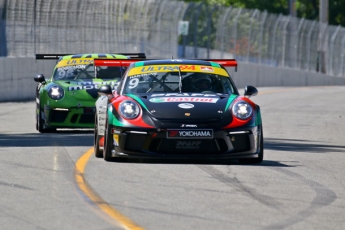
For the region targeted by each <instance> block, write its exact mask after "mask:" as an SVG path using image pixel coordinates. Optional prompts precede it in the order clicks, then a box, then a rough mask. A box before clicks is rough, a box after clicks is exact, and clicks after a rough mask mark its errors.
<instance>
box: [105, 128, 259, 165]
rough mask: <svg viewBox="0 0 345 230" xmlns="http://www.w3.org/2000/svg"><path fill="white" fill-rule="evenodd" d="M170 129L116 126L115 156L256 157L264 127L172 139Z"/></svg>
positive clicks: (220, 131) (219, 131)
mask: <svg viewBox="0 0 345 230" xmlns="http://www.w3.org/2000/svg"><path fill="white" fill-rule="evenodd" d="M169 131H170V130H159V129H158V130H153V129H152V130H139V129H128V128H126V129H119V128H113V129H112V131H111V133H112V134H111V135H112V149H113V151H112V157H124V158H173V159H174V158H186V159H203V158H211V159H228V158H229V159H241V158H255V157H257V156H258V154H259V151H260V147H261V146H260V144H261V143H260V135H261V126H255V127H249V128H248V127H247V128H236V129H231V130H212V137H206V138H195V137H190V136H189V137H180V136H179V137H177V138H172V137H171V136H169ZM174 131H176V130H174Z"/></svg>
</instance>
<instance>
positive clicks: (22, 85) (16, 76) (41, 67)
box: [0, 58, 345, 102]
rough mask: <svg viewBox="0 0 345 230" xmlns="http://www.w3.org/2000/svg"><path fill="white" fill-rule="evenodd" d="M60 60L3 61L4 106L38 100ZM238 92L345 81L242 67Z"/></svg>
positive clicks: (0, 71)
mask: <svg viewBox="0 0 345 230" xmlns="http://www.w3.org/2000/svg"><path fill="white" fill-rule="evenodd" d="M55 64H56V60H35V58H0V80H1V84H0V102H15V101H31V100H35V88H36V85H37V83H36V82H35V81H34V76H35V75H36V74H39V73H42V74H44V75H45V76H46V77H50V76H51V74H52V71H53V68H54V66H55ZM228 71H229V72H230V74H231V76H232V78H233V79H234V82H235V84H236V85H237V87H238V88H243V87H244V86H246V85H253V86H256V87H267V86H268V87H269V86H323V85H345V78H340V77H334V76H328V75H325V74H320V73H313V72H306V71H299V70H294V69H286V68H278V67H271V66H263V65H256V64H252V63H244V62H239V63H238V70H237V72H235V70H234V68H229V69H228Z"/></svg>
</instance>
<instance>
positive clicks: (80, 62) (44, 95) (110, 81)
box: [34, 53, 146, 133]
mask: <svg viewBox="0 0 345 230" xmlns="http://www.w3.org/2000/svg"><path fill="white" fill-rule="evenodd" d="M95 58H98V59H119V61H124V62H125V61H126V60H127V59H132V58H138V59H144V58H146V57H145V54H143V53H126V54H73V55H67V54H66V55H65V54H64V55H62V54H60V55H59V54H36V59H57V60H58V61H57V63H56V65H55V68H54V70H53V74H52V76H51V77H50V78H47V79H46V78H45V76H44V75H43V74H38V75H36V76H35V77H34V80H35V81H36V82H38V85H37V87H36V105H37V106H36V129H37V130H38V131H39V132H41V133H42V132H54V131H56V129H57V128H94V122H95V120H94V119H95V102H96V100H97V97H98V93H97V89H98V88H99V87H100V86H102V85H111V86H112V87H113V88H115V87H116V86H117V84H118V82H119V80H120V79H121V77H122V74H123V73H124V71H125V69H124V68H123V67H119V66H97V68H95V67H94V64H93V62H94V59H95Z"/></svg>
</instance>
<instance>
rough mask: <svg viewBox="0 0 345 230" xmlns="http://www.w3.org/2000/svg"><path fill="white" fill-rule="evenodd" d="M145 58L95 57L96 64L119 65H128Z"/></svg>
mask: <svg viewBox="0 0 345 230" xmlns="http://www.w3.org/2000/svg"><path fill="white" fill-rule="evenodd" d="M142 60H143V59H96V58H95V59H94V62H93V64H94V66H119V67H128V66H129V65H130V64H132V63H133V62H137V61H142Z"/></svg>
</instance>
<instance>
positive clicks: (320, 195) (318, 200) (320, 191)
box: [263, 168, 337, 230]
mask: <svg viewBox="0 0 345 230" xmlns="http://www.w3.org/2000/svg"><path fill="white" fill-rule="evenodd" d="M271 169H272V170H276V171H278V172H280V173H283V174H285V175H287V176H290V177H293V178H297V179H299V180H301V181H302V182H303V183H304V184H306V185H307V186H309V187H310V188H311V189H313V190H314V191H315V193H316V196H315V198H314V199H313V201H312V202H311V203H310V205H309V207H308V208H306V209H304V210H301V211H300V212H298V213H297V214H295V215H293V216H291V217H289V218H287V219H285V220H283V221H280V222H279V223H276V224H272V225H269V226H266V227H264V228H263V229H265V230H267V229H284V228H288V227H291V226H292V225H294V224H296V223H298V222H301V221H303V220H305V219H306V218H308V217H310V216H312V215H313V214H314V212H315V211H317V210H318V209H320V208H323V207H326V206H328V205H330V204H331V203H333V202H334V201H335V200H336V199H337V195H336V194H335V193H334V192H333V191H332V190H331V189H329V188H327V187H325V186H323V185H322V184H319V183H317V182H315V181H312V180H308V179H306V178H305V177H303V176H302V175H300V174H298V173H294V172H291V171H289V170H287V169H283V168H271Z"/></svg>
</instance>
